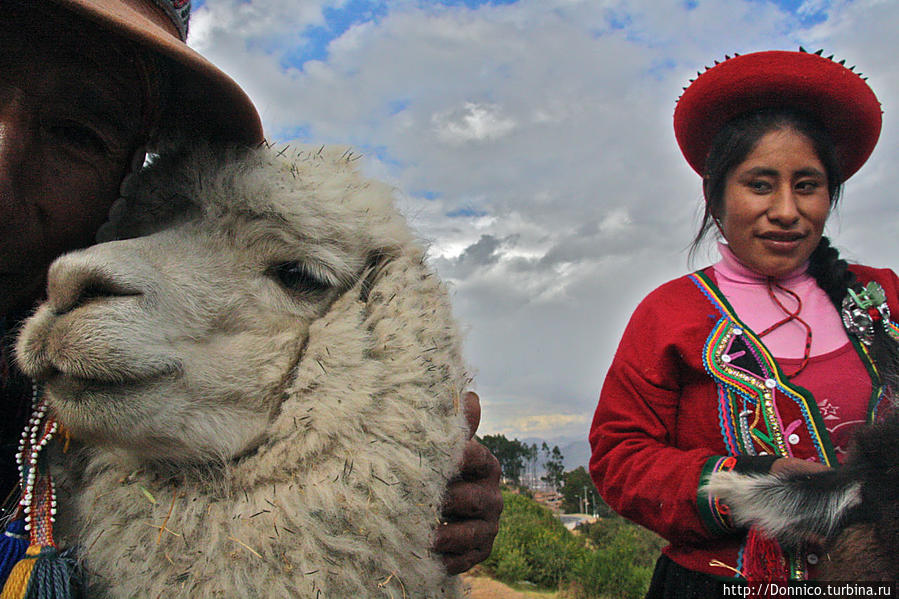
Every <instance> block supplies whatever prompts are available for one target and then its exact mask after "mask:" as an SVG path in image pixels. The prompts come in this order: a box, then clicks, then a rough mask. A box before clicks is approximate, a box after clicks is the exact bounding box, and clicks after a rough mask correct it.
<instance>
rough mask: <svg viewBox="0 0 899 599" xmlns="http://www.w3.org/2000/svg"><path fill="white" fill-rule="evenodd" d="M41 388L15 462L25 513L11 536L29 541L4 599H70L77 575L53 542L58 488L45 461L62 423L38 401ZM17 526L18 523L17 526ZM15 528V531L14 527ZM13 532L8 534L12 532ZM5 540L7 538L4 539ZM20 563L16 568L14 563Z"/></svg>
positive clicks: (1, 598) (1, 595) (71, 562)
mask: <svg viewBox="0 0 899 599" xmlns="http://www.w3.org/2000/svg"><path fill="white" fill-rule="evenodd" d="M38 397H39V392H38V390H37V388H35V389H34V393H33V400H34V404H33V410H32V416H31V419H30V420H29V422H28V427H27V428H26V429H25V432H24V434H23V435H22V443H21V445H20V447H19V453H18V454H17V455H16V459H17V461H18V463H19V476H20V478H21V487H22V499H21V500H20V502H19V507H20V510H21V512H20V513H23V514H24V515H25V518H24V521H23V522H22V528H18V525H17V527H16V528H14V529H13V530H14V531H15V530H21V532H22V534H21V535H16V533H15V532H14V533H13V535H11V536H10V538H11V539H14V540H16V541H19V540H21V541H22V542H23V543H24V542H25V540H24V538H23V537H24V536H25V535H26V534H27V538H28V543H29V544H28V548H27V550H26V551H25V554H24V557H23V558H22V559H19V560H17V561H16V562H13V558H12V556H11V555H10V556H9V559H8V561H9V563H10V565H11V570H10V572H9V577H8V578H7V579H6V582H5V584H4V585H3V591H2V593H0V599H71V598H72V597H74V591H75V585H74V584H73V576H74V573H75V563H74V560H72V559H71V558H70V557H69V556H62V555H60V554H59V551H58V550H57V549H56V542H55V541H54V540H53V522H54V520H55V519H56V490H55V488H54V486H53V480H52V478H51V476H50V471H49V468H48V467H47V465H46V463H45V460H43V459H42V458H43V457H44V452H43V450H44V448H45V447H47V445H48V444H49V443H50V441H51V440H52V438H53V435H54V433H56V431H57V428H58V426H57V424H56V422H55V421H54V420H53V417H52V416H50V415H49V413H48V412H49V411H48V409H47V406H46V405H45V404H43V403H42V402H39V401H38ZM13 524H16V523H15V522H14V523H13ZM13 524H10V527H12V526H13ZM9 532H10V531H9V530H7V533H9ZM4 540H5V539H4ZM3 560H4V561H3V562H2V564H3V567H4V568H6V567H7V563H6V562H7V556H6V555H4V556H3ZM13 563H14V564H15V565H12V564H13Z"/></svg>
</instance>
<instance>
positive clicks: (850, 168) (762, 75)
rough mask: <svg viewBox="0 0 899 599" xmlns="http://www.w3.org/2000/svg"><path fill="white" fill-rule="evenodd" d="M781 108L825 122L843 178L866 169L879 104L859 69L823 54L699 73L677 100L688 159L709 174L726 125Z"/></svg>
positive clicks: (739, 60)
mask: <svg viewBox="0 0 899 599" xmlns="http://www.w3.org/2000/svg"><path fill="white" fill-rule="evenodd" d="M781 106H782V107H790V108H795V109H798V110H802V111H804V112H807V113H809V114H811V115H813V116H814V117H816V118H817V119H818V120H819V121H820V122H821V123H822V124H823V125H824V127H825V128H826V129H827V131H828V133H829V135H830V137H831V140H832V141H833V144H834V146H835V150H836V154H837V159H838V160H839V162H840V167H841V170H842V176H843V179H844V180H845V179H848V178H849V177H850V176H851V175H853V174H854V173H855V172H856V171H858V169H859V168H861V166H862V165H863V164H864V163H865V161H866V160H867V159H868V156H870V155H871V152H872V151H873V150H874V146H875V145H877V139H878V138H879V137H880V128H881V109H880V103H879V102H878V101H877V97H876V96H875V95H874V92H873V91H871V88H870V87H868V84H867V83H865V81H864V80H863V79H862V78H861V77H860V76H859V75H858V74H856V73H854V72H853V71H851V70H850V69H848V68H846V67H844V66H843V65H841V64H840V63H837V62H834V61H832V60H830V59H828V58H824V57H822V56H819V55H818V54H812V53H806V52H786V51H779V50H772V51H768V52H756V53H753V54H744V55H739V56H734V57H733V58H729V59H728V60H725V61H724V62H721V63H719V64H717V65H715V66H714V67H712V68H710V69H708V70H707V71H705V72H704V73H702V74H700V75H699V76H698V77H697V78H696V80H695V81H693V83H691V84H690V86H689V87H688V88H687V89H686V90H685V91H684V93H683V95H682V96H681V97H680V99H679V100H678V102H677V107H676V108H675V110H674V134H675V137H676V138H677V143H678V145H679V146H680V149H681V152H683V154H684V157H685V158H686V159H687V162H688V163H689V164H690V166H691V167H692V168H693V170H695V171H696V172H697V173H699V174H700V175H703V174H704V170H705V162H706V158H707V157H708V153H709V149H710V148H711V145H712V141H713V140H714V138H715V135H716V134H717V133H718V131H719V130H720V129H721V127H722V126H724V124H725V123H727V122H728V121H730V120H731V119H733V118H734V117H737V116H739V115H741V114H744V113H746V112H750V111H753V110H758V109H761V108H772V107H781Z"/></svg>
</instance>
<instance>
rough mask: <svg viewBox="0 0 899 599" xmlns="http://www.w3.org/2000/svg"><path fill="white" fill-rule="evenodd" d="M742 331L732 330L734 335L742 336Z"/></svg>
mask: <svg viewBox="0 0 899 599" xmlns="http://www.w3.org/2000/svg"><path fill="white" fill-rule="evenodd" d="M742 334H743V329H734V335H742Z"/></svg>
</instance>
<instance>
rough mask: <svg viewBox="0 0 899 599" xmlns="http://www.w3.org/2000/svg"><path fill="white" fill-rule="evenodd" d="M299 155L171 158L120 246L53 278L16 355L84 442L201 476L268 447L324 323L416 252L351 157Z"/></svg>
mask: <svg viewBox="0 0 899 599" xmlns="http://www.w3.org/2000/svg"><path fill="white" fill-rule="evenodd" d="M292 154H293V155H292V156H291V159H292V160H291V161H289V160H286V159H283V158H282V157H280V156H278V155H277V153H276V152H273V151H271V150H269V149H261V150H254V151H239V150H234V151H230V152H223V151H221V150H218V151H215V152H214V151H212V150H211V149H208V148H207V149H204V150H202V151H199V152H193V153H191V154H190V155H182V154H173V155H172V156H170V157H168V158H160V159H159V160H158V161H157V162H156V163H154V164H153V165H151V166H150V167H148V168H146V169H144V172H142V173H141V174H140V175H138V176H137V177H135V180H134V181H131V182H130V184H129V185H128V187H129V188H130V189H128V190H127V192H128V196H129V199H128V200H120V201H119V202H120V203H121V204H120V205H119V206H116V207H115V209H114V211H113V215H112V217H111V219H112V222H111V223H110V224H109V226H107V227H106V229H105V231H104V234H105V235H107V236H109V235H111V236H113V237H114V238H115V239H116V240H115V241H110V242H107V243H102V244H100V245H96V246H93V247H90V248H87V249H85V250H81V251H76V252H73V253H70V254H67V255H65V256H62V257H61V258H59V259H58V260H57V261H56V262H54V263H53V265H52V266H51V268H50V271H49V275H48V285H47V301H46V302H45V303H44V304H43V305H42V306H41V307H40V308H39V309H38V310H37V312H36V313H35V314H34V316H32V317H31V318H30V319H29V320H28V321H27V323H26V324H25V326H24V328H23V330H22V333H21V335H20V337H19V341H18V344H17V349H16V353H17V360H18V363H19V364H20V366H21V368H22V370H23V371H24V372H25V373H26V374H28V375H29V376H31V377H33V378H34V379H35V380H37V381H38V382H39V383H41V384H42V385H43V388H44V390H45V393H46V396H47V398H48V402H49V403H50V406H51V408H52V409H53V410H55V412H56V413H57V415H58V418H59V420H60V422H61V423H62V424H63V425H64V426H66V427H67V428H68V429H69V430H70V431H71V433H72V434H73V435H74V436H75V437H76V438H79V439H84V440H85V441H87V442H89V443H91V444H94V445H99V446H105V447H110V448H114V449H116V450H117V451H121V452H123V453H124V454H126V455H131V456H133V457H135V458H137V459H138V460H162V461H174V462H178V463H190V462H194V463H196V462H205V461H208V460H216V459H228V458H231V457H234V456H236V455H240V454H241V453H242V452H245V451H247V450H249V449H251V448H252V447H253V446H254V444H255V442H256V441H257V440H258V439H259V438H260V437H261V435H262V434H263V433H264V430H265V427H266V425H267V424H268V423H269V421H270V420H271V418H272V417H273V414H274V413H275V412H276V411H277V409H278V406H279V398H280V396H281V392H282V390H283V387H284V386H285V385H286V384H287V383H288V381H289V378H290V375H291V372H292V370H293V368H294V367H295V366H296V364H297V362H298V361H299V360H300V359H301V358H302V355H303V351H304V345H305V341H306V338H307V334H308V330H309V326H310V324H311V323H312V322H313V321H315V320H316V319H317V318H319V317H320V316H322V315H323V314H324V313H325V312H326V311H327V310H328V308H329V306H331V304H332V303H333V302H334V301H335V300H336V299H337V298H338V297H340V296H341V295H343V294H346V293H350V292H353V293H357V294H360V293H364V282H365V278H366V276H367V275H370V274H371V272H372V271H373V270H375V269H376V267H377V263H378V262H379V261H381V260H383V259H384V258H385V256H389V255H390V254H391V253H392V252H397V251H399V250H398V248H399V247H401V245H402V243H404V242H405V240H406V239H408V237H409V233H408V231H407V230H406V228H405V225H404V223H403V221H402V219H401V218H400V217H399V216H398V214H397V213H396V212H395V210H394V208H393V206H392V200H391V197H390V190H389V189H387V188H386V187H385V186H382V185H379V184H376V183H372V182H369V181H366V180H364V179H362V178H361V177H359V176H358V175H357V174H356V173H355V171H354V169H353V165H352V164H350V163H349V162H350V161H349V159H348V157H347V156H342V157H329V156H326V155H322V154H321V153H315V152H313V153H310V154H303V155H296V152H292ZM298 160H299V161H301V162H305V163H307V164H308V165H309V166H310V168H308V169H303V173H299V172H298V171H297V170H296V166H295V165H296V163H297V161H298Z"/></svg>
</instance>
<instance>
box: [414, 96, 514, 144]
mask: <svg viewBox="0 0 899 599" xmlns="http://www.w3.org/2000/svg"><path fill="white" fill-rule="evenodd" d="M431 122H432V123H433V124H434V128H435V130H436V131H437V137H438V138H439V139H440V140H442V141H445V142H447V143H449V144H453V145H457V144H464V143H466V142H470V141H484V140H493V139H498V138H500V137H503V136H505V135H506V134H508V133H511V132H512V131H513V130H514V129H515V121H514V120H512V119H511V118H508V117H506V116H504V115H503V111H502V108H501V107H499V106H497V105H495V104H479V103H477V102H465V105H464V106H462V107H461V108H455V109H451V110H449V111H446V112H441V113H438V114H435V115H434V116H432V117H431Z"/></svg>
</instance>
